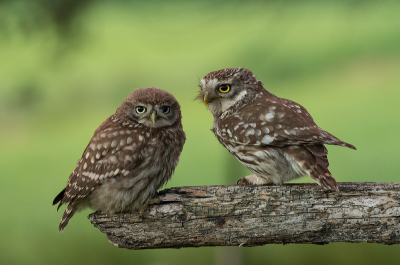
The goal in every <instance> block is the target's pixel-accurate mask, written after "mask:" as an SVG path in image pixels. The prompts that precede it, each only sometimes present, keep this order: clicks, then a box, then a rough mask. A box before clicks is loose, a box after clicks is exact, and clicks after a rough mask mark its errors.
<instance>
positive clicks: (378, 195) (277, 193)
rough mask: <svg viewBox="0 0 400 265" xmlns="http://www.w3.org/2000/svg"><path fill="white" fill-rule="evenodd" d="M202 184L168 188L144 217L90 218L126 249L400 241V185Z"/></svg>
mask: <svg viewBox="0 0 400 265" xmlns="http://www.w3.org/2000/svg"><path fill="white" fill-rule="evenodd" d="M339 189H340V192H332V191H325V190H323V189H322V188H320V187H319V186H317V185H316V184H285V185H282V186H236V185H235V186H199V187H177V188H171V189H167V190H163V191H161V192H159V193H158V195H157V196H156V197H155V198H154V199H152V200H151V201H150V205H149V206H148V207H147V209H146V210H144V211H143V212H142V213H140V212H136V213H118V214H114V215H107V214H104V213H100V212H96V213H92V214H90V215H89V217H88V218H89V219H90V220H91V222H92V223H93V225H94V226H95V227H97V228H99V229H100V231H101V232H103V233H106V234H107V237H108V240H109V242H110V243H112V244H114V245H115V246H118V247H121V248H128V249H149V248H181V247H202V246H258V245H264V244H271V243H273V244H282V243H283V244H288V243H311V244H327V243H330V242H353V243H356V242H357V243H358V242H370V243H384V244H398V243H399V242H400V183H339Z"/></svg>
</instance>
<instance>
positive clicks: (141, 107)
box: [136, 106, 144, 113]
mask: <svg viewBox="0 0 400 265" xmlns="http://www.w3.org/2000/svg"><path fill="white" fill-rule="evenodd" d="M136 111H137V112H138V113H143V112H144V107H143V106H139V107H136Z"/></svg>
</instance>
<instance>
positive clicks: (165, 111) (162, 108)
mask: <svg viewBox="0 0 400 265" xmlns="http://www.w3.org/2000/svg"><path fill="white" fill-rule="evenodd" d="M161 110H162V112H164V113H168V112H169V107H168V106H162V107H161Z"/></svg>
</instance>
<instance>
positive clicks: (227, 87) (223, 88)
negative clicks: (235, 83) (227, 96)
mask: <svg viewBox="0 0 400 265" xmlns="http://www.w3.org/2000/svg"><path fill="white" fill-rule="evenodd" d="M218 90H219V92H221V93H228V92H229V90H231V86H230V85H220V86H219V87H218Z"/></svg>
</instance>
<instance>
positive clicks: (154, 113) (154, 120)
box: [150, 112, 157, 124]
mask: <svg viewBox="0 0 400 265" xmlns="http://www.w3.org/2000/svg"><path fill="white" fill-rule="evenodd" d="M150 119H151V121H152V122H153V124H154V123H156V120H157V114H156V112H152V113H151V115H150Z"/></svg>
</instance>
